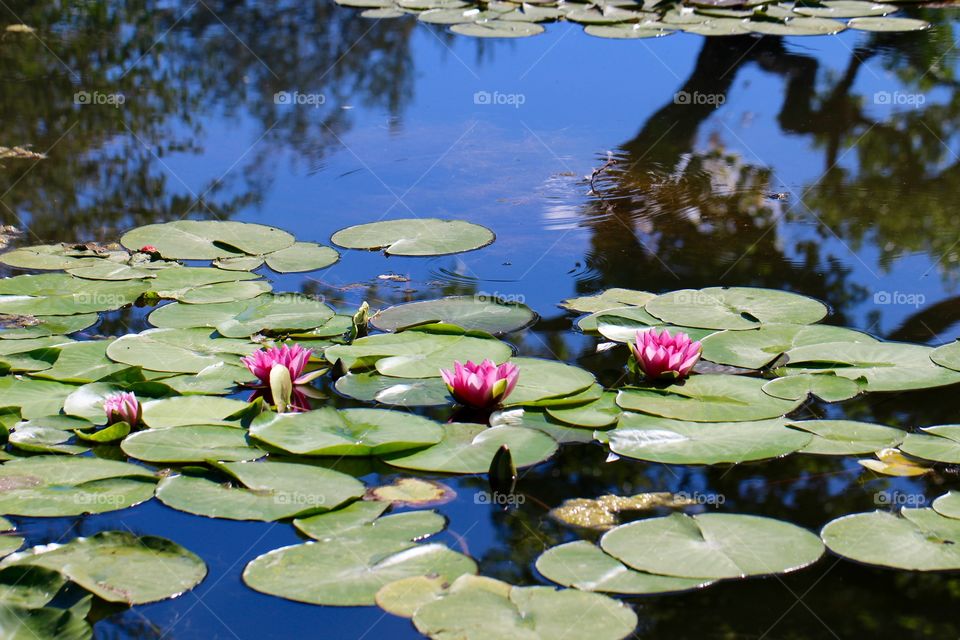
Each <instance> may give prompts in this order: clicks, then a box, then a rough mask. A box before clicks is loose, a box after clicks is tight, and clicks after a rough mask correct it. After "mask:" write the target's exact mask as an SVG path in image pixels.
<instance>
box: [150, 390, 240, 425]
mask: <svg viewBox="0 0 960 640" xmlns="http://www.w3.org/2000/svg"><path fill="white" fill-rule="evenodd" d="M248 406H249V405H248V404H247V403H246V402H243V401H241V400H232V399H230V398H215V397H208V396H179V397H173V398H160V399H157V400H147V401H146V402H144V403H143V422H144V424H146V425H147V426H148V427H151V428H153V429H166V428H168V427H185V426H189V425H222V426H234V427H235V426H239V425H238V424H237V423H236V422H235V421H232V420H228V419H227V418H228V417H229V416H232V415H233V414H235V413H238V412H240V411H243V410H244V409H246V408H247V407H248Z"/></svg>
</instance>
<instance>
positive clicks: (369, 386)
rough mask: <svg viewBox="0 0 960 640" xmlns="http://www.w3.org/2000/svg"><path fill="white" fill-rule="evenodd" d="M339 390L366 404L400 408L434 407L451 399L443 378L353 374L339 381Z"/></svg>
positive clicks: (446, 403)
mask: <svg viewBox="0 0 960 640" xmlns="http://www.w3.org/2000/svg"><path fill="white" fill-rule="evenodd" d="M335 388H336V390H337V391H338V392H339V393H341V394H343V395H345V396H347V397H348V398H354V399H356V400H361V401H363V402H379V403H380V404H387V405H392V406H398V407H434V406H442V405H449V404H450V403H451V402H452V400H451V398H450V393H449V392H448V391H447V385H445V384H444V382H443V380H442V379H440V378H406V379H405V378H391V377H388V376H383V375H380V374H379V373H375V372H369V373H350V374H347V375H345V376H343V377H342V378H339V379H337V382H336V384H335Z"/></svg>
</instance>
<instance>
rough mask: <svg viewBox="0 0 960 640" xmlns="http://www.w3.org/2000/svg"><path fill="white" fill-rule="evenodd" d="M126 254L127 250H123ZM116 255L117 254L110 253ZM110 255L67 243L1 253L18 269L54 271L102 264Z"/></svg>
mask: <svg viewBox="0 0 960 640" xmlns="http://www.w3.org/2000/svg"><path fill="white" fill-rule="evenodd" d="M121 253H123V254H124V255H125V254H126V252H121ZM108 255H115V254H108ZM105 257H108V256H103V257H101V256H99V255H98V254H96V253H95V252H93V251H90V250H88V249H85V248H77V247H75V246H71V245H66V244H42V245H36V246H32V247H20V248H17V249H13V250H12V251H7V252H6V253H3V254H0V262H2V263H3V264H5V265H7V266H9V267H14V268H16V269H36V270H39V271H52V270H57V271H59V270H61V269H70V268H74V267H80V266H91V265H97V264H100V262H102V261H103V260H104V258H105Z"/></svg>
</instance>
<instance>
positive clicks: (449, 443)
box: [385, 422, 557, 473]
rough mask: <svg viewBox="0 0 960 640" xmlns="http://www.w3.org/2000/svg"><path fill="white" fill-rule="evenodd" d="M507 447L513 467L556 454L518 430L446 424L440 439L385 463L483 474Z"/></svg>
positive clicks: (545, 441) (547, 442)
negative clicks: (424, 447) (494, 458)
mask: <svg viewBox="0 0 960 640" xmlns="http://www.w3.org/2000/svg"><path fill="white" fill-rule="evenodd" d="M503 445H507V446H508V447H509V448H510V454H511V455H512V456H513V462H514V464H515V465H516V466H517V467H528V466H530V465H534V464H537V463H538V462H543V461H544V460H546V459H547V458H549V457H551V456H552V455H553V454H554V453H556V451H557V443H556V442H555V441H554V440H553V438H551V437H550V436H548V435H546V434H544V433H542V432H540V431H537V430H534V429H524V428H520V427H492V428H487V427H485V426H483V425H478V424H465V423H456V422H452V423H447V424H444V425H443V439H442V440H441V441H440V442H439V443H437V444H435V445H433V446H432V447H428V448H426V449H423V450H422V451H417V452H415V453H411V454H398V455H394V456H389V457H387V458H385V461H386V462H387V463H388V464H390V465H392V466H394V467H400V468H402V469H415V470H419V471H436V472H441V473H485V472H486V471H487V470H489V469H490V463H491V461H492V460H493V456H494V455H495V454H496V453H497V450H499V449H500V447H501V446H503Z"/></svg>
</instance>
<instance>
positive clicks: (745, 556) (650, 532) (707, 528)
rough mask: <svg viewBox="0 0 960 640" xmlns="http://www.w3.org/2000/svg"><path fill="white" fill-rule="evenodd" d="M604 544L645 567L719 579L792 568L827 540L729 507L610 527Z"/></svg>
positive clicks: (814, 555) (819, 551) (810, 559)
mask: <svg viewBox="0 0 960 640" xmlns="http://www.w3.org/2000/svg"><path fill="white" fill-rule="evenodd" d="M600 546H601V547H602V548H603V550H604V551H606V552H607V553H608V554H610V555H611V556H613V557H615V558H617V559H619V560H620V561H622V562H623V563H625V564H626V565H628V566H630V567H632V568H634V569H637V570H639V571H649V572H650V573H656V574H659V575H667V576H677V577H681V578H712V579H716V580H719V579H723V578H743V577H746V576H758V575H767V574H776V573H788V572H791V571H795V570H797V569H801V568H803V567H805V566H807V565H810V564H813V563H814V562H816V561H817V560H819V559H820V556H821V555H823V543H821V542H820V539H819V538H818V537H817V536H815V535H814V534H812V533H810V532H809V531H807V530H806V529H801V528H800V527H798V526H796V525H793V524H790V523H789V522H782V521H780V520H773V519H771V518H762V517H759V516H747V515H737V514H728V513H703V514H698V515H695V516H688V515H684V514H679V513H675V514H672V515H669V516H666V517H662V518H650V519H648V520H640V521H637V522H631V523H629V524H625V525H621V526H619V527H617V528H616V529H612V530H610V531H608V532H607V533H605V534H604V535H603V537H602V538H601V539H600Z"/></svg>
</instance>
